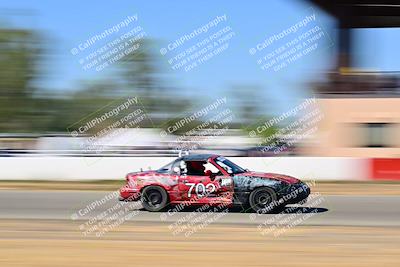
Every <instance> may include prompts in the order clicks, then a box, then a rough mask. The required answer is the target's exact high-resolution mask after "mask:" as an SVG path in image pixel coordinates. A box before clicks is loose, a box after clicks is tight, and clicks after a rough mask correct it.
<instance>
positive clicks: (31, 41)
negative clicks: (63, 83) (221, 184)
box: [0, 28, 264, 133]
mask: <svg viewBox="0 0 400 267" xmlns="http://www.w3.org/2000/svg"><path fill="white" fill-rule="evenodd" d="M44 42H45V38H44V37H43V36H42V35H41V34H40V33H38V32H36V31H32V30H24V29H7V28H0V59H1V60H0V132H1V133H55V132H57V133H60V132H67V129H68V127H69V126H70V125H72V124H74V123H76V122H78V121H79V120H81V119H82V118H83V117H84V116H86V115H87V114H90V113H93V112H94V111H96V110H99V109H101V108H102V107H104V106H106V105H108V104H109V103H111V102H112V101H115V100H120V99H122V98H124V97H125V98H127V97H133V96H138V97H139V99H140V102H141V104H142V105H143V106H144V107H145V109H146V112H147V114H149V115H150V117H151V120H152V124H151V125H150V124H149V125H143V124H141V126H142V127H153V126H160V125H164V126H165V127H168V121H172V122H173V121H174V120H178V119H179V115H177V114H183V112H184V111H187V110H188V108H190V107H191V106H193V105H194V103H195V102H196V101H197V104H198V99H194V100H192V98H190V97H188V96H186V97H185V96H183V95H182V94H179V90H177V88H171V87H168V86H167V85H166V84H170V83H166V82H164V81H163V79H162V77H163V75H162V71H161V70H160V69H159V67H160V64H159V62H158V59H157V58H156V56H155V53H151V51H152V49H151V47H152V44H153V43H152V41H151V40H142V41H141V43H140V46H141V48H140V51H135V52H134V53H132V54H129V55H127V56H125V57H123V58H121V59H120V60H119V62H117V63H116V66H115V67H116V69H115V73H116V74H117V75H116V76H114V75H113V76H112V78H110V76H109V77H108V78H103V79H102V80H97V81H89V82H85V83H82V85H81V88H80V90H77V91H73V92H68V91H63V92H61V93H60V92H59V91H58V92H51V91H48V90H47V91H43V90H42V89H41V88H40V85H39V84H40V83H38V81H39V80H40V79H41V78H42V75H43V73H42V71H43V69H44V68H43V66H42V65H41V64H43V63H42V62H43V58H44V57H45V55H46V49H45V48H44V45H43V44H44ZM133 45H134V44H132V46H133ZM246 90H247V89H246V88H236V89H235V88H233V90H232V92H228V95H229V97H231V98H234V97H236V100H237V103H240V105H237V106H238V107H239V108H238V111H237V112H238V113H240V114H241V119H243V120H244V121H249V120H251V119H250V118H253V117H257V116H256V114H255V113H257V110H258V111H259V109H260V107H261V106H262V105H263V104H264V103H259V102H257V101H254V100H255V99H256V100H259V99H260V98H254V96H252V95H251V94H249V93H248V92H247V91H246ZM115 119H117V118H115ZM258 119H259V118H258ZM166 123H167V124H166ZM199 123H200V122H199ZM234 127H235V128H241V126H240V125H234Z"/></svg>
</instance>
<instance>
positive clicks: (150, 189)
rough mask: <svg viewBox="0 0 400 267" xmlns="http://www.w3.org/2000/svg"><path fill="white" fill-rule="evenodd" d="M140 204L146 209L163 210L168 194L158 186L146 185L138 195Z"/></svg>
mask: <svg viewBox="0 0 400 267" xmlns="http://www.w3.org/2000/svg"><path fill="white" fill-rule="evenodd" d="M140 201H141V202H142V206H143V208H144V209H145V210H147V211H152V212H157V211H161V210H163V209H164V208H165V207H166V206H167V204H168V194H167V192H166V191H165V189H164V188H162V187H160V186H147V187H145V188H144V189H143V191H142V195H141V197H140Z"/></svg>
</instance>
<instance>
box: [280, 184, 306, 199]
mask: <svg viewBox="0 0 400 267" xmlns="http://www.w3.org/2000/svg"><path fill="white" fill-rule="evenodd" d="M310 193H311V189H310V187H309V186H308V185H307V184H306V183H303V182H298V183H295V184H292V185H291V186H290V187H289V190H288V193H287V194H286V195H284V196H282V198H283V199H284V202H285V203H286V204H296V203H299V202H301V201H304V200H306V199H307V198H308V196H309V195H310Z"/></svg>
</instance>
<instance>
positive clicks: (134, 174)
mask: <svg viewBox="0 0 400 267" xmlns="http://www.w3.org/2000/svg"><path fill="white" fill-rule="evenodd" d="M156 173H157V172H156V171H153V170H148V171H141V172H140V171H139V172H130V173H128V174H127V176H147V175H149V176H150V175H154V174H156Z"/></svg>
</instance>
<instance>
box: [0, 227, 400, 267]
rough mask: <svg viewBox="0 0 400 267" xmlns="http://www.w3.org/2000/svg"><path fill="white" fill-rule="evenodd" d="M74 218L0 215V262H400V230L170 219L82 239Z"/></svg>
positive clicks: (345, 264) (347, 264) (42, 266)
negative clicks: (276, 228)
mask: <svg viewBox="0 0 400 267" xmlns="http://www.w3.org/2000/svg"><path fill="white" fill-rule="evenodd" d="M78 224H79V223H78V222H71V221H42V220H37V221H35V220H23V221H22V220H0V236H1V242H0V259H1V260H0V262H1V266H4V267H6V266H7V267H8V266H40V267H47V266H49V267H50V266H51V267H53V266H60V267H62V266H105V267H109V266H125V265H128V266H165V267H168V266H174V267H176V266H188V262H189V263H190V266H201V267H204V266H220V267H222V266H229V267H232V266H277V267H280V266H282V267H283V266H304V267H306V266H307V267H309V266H310V267H313V266H315V267H317V266H318V267H321V266H331V267H334V266H343V267H352V266H357V267H358V266H365V267H369V266H371V267H372V266H373V267H376V266H388V267H389V266H398V263H399V261H400V248H399V246H398V244H399V242H400V230H399V229H398V228H387V227H382V228H380V227H330V226H326V227H323V226H318V227H305V226H298V227H295V228H291V229H288V230H287V231H286V232H284V233H282V235H280V236H274V235H272V234H268V235H262V234H261V233H260V231H259V229H257V227H255V226H223V225H215V224H211V225H209V226H207V227H205V228H202V229H200V230H199V231H198V232H195V233H193V234H192V235H190V236H185V235H183V234H182V235H173V234H172V233H171V231H170V230H169V228H168V224H155V225H152V224H150V225H146V224H138V223H126V224H123V225H121V226H119V227H117V228H116V229H114V230H113V231H111V232H108V233H106V234H105V235H104V236H102V237H85V236H83V235H82V233H81V232H80V230H79V225H78Z"/></svg>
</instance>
